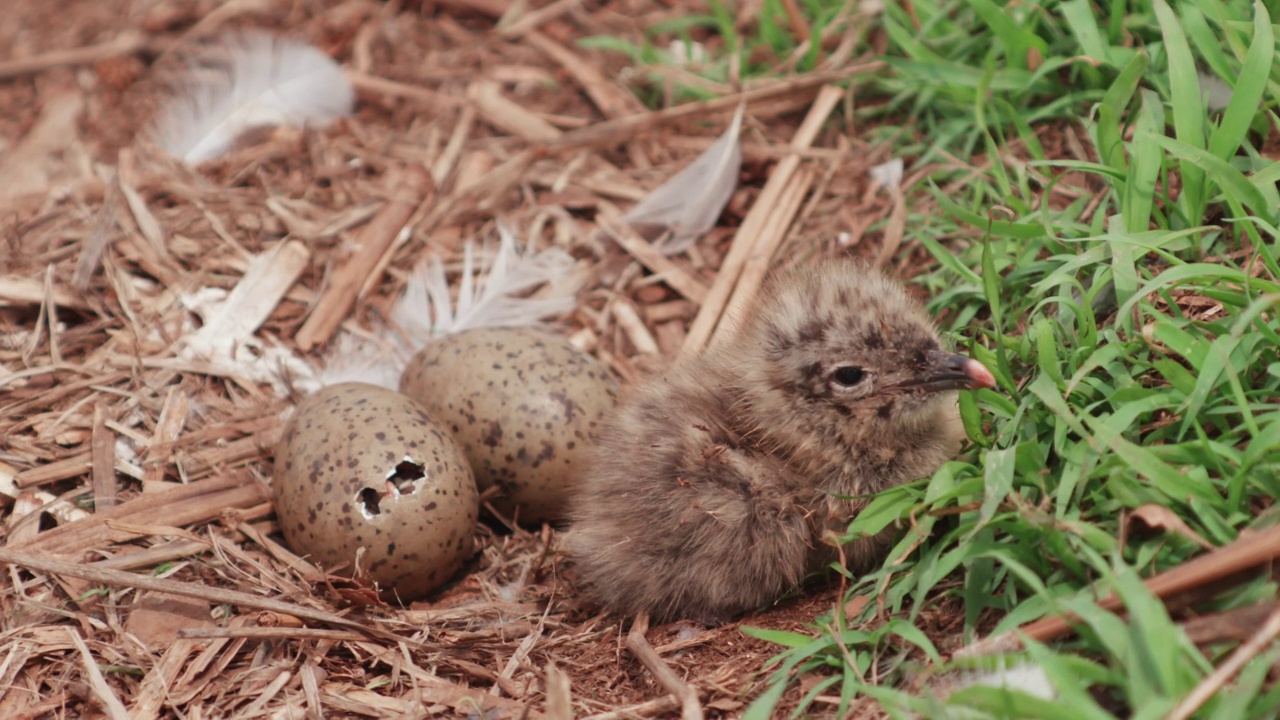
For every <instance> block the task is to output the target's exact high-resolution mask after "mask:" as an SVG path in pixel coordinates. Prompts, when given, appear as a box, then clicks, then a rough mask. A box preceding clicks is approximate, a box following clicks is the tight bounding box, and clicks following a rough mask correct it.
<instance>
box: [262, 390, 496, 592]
mask: <svg viewBox="0 0 1280 720" xmlns="http://www.w3.org/2000/svg"><path fill="white" fill-rule="evenodd" d="M419 472H420V473H421V474H422V475H421V477H420V478H416V479H415V477H416V476H417V475H418V473H419ZM392 485H398V486H400V488H401V490H399V491H397V492H392V491H391V486H392ZM272 492H273V495H274V499H275V506H276V515H277V516H278V517H279V519H280V529H281V531H282V532H283V533H284V537H285V540H286V541H287V542H288V544H289V546H290V547H292V548H293V550H294V551H295V552H297V553H299V554H301V555H307V556H310V557H311V558H312V559H313V560H315V561H316V562H318V563H319V564H320V565H322V566H324V567H326V568H331V567H334V566H337V565H339V564H341V563H346V568H345V569H344V570H343V572H346V573H350V572H351V571H352V569H353V568H354V566H355V560H356V550H357V549H358V548H361V547H363V548H365V552H364V556H363V557H362V558H361V565H362V566H363V567H364V568H366V569H367V570H368V572H369V575H370V576H371V577H372V578H373V580H375V581H377V583H378V585H379V587H380V588H382V590H383V592H384V595H385V596H387V597H389V598H399V599H400V600H403V601H410V600H416V599H419V598H421V597H423V596H425V595H426V594H427V593H429V592H431V591H432V590H433V589H435V588H437V587H439V586H440V585H441V584H443V583H444V582H446V581H447V580H449V578H450V577H452V576H453V574H454V572H456V571H457V570H458V568H459V567H460V566H461V565H462V563H463V562H464V561H465V560H466V559H467V558H468V557H470V555H471V554H472V552H473V542H474V541H473V538H474V533H475V525H476V516H477V514H478V513H479V509H480V508H479V494H478V493H477V492H476V484H475V479H474V478H473V476H472V474H471V468H470V466H469V465H468V464H467V460H466V458H465V457H463V455H462V451H461V449H460V448H459V447H458V444H457V442H455V441H454V439H453V437H452V436H451V435H450V434H449V431H448V429H447V428H445V427H444V425H442V424H441V423H439V422H437V421H435V420H433V419H432V418H431V417H430V416H429V415H428V414H427V412H426V410H425V409H423V408H422V406H421V405H419V404H418V403H416V402H414V401H413V400H411V399H409V398H407V397H405V396H404V395H402V394H400V393H398V392H395V391H394V390H388V389H386V388H383V387H378V386H376V385H366V384H364V383H341V384H338V385H331V386H329V387H326V388H324V389H322V390H320V391H319V392H317V393H316V394H314V395H312V396H311V397H309V398H307V399H306V400H305V401H303V402H302V404H300V405H299V406H298V408H297V410H296V411H295V412H294V415H293V418H292V419H290V421H289V423H288V425H287V426H286V427H285V431H284V436H283V437H282V438H281V440H280V445H279V447H278V449H277V450H276V460H275V474H274V478H273V481H272Z"/></svg>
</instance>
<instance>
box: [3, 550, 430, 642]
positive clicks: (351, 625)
mask: <svg viewBox="0 0 1280 720" xmlns="http://www.w3.org/2000/svg"><path fill="white" fill-rule="evenodd" d="M0 563H4V564H8V565H20V566H22V567H24V568H27V569H28V570H38V571H40V572H44V573H49V574H51V575H60V576H64V577H73V578H80V579H81V580H88V581H89V582H92V583H101V584H103V585H116V586H120V587H132V588H140V589H142V590H151V591H153V592H160V593H170V594H172V595H181V596H183V597H193V598H199V599H201V600H208V601H209V602H210V603H212V604H215V605H238V606H240V607H246V608H252V609H254V610H268V611H271V612H276V613H280V614H282V615H293V616H295V617H298V618H302V619H304V620H312V621H315V622H321V623H328V624H330V625H335V626H337V627H341V628H346V629H348V630H355V631H357V632H360V633H362V634H364V635H365V636H366V637H374V638H381V639H390V640H393V641H395V642H404V641H405V638H402V637H399V636H397V635H395V634H393V633H388V632H385V631H383V630H379V629H377V628H373V627H369V626H366V625H361V624H360V623H357V622H353V621H351V620H348V619H346V618H344V617H342V616H340V615H334V614H333V613H330V612H325V611H323V610H313V609H311V608H308V607H303V606H301V605H293V604H291V603H287V602H284V601H281V600H273V599H271V598H264V597H260V596H258V595H251V594H249V593H244V592H239V591H238V590H224V589H222V588H215V587H209V586H208V585H199V584H196V583H185V582H180V581H177V580H166V579H161V578H157V577H152V576H150V575H139V574H137V573H131V572H124V571H121V570H106V569H103V568H99V567H94V566H91V565H79V564H77V563H69V562H62V561H60V560H50V559H48V558H46V557H41V556H37V555H33V554H31V553H25V552H17V551H14V550H9V549H7V548H0Z"/></svg>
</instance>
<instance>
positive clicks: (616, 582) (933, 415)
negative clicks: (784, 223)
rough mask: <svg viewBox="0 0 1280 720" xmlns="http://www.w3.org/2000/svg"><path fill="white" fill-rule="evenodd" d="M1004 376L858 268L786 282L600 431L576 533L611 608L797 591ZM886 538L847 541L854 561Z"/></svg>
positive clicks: (948, 447)
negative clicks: (951, 344)
mask: <svg viewBox="0 0 1280 720" xmlns="http://www.w3.org/2000/svg"><path fill="white" fill-rule="evenodd" d="M992 384H994V380H993V379H992V378H991V375H990V373H989V372H987V370H986V369H985V368H983V367H982V366H981V365H980V364H978V363H977V362H975V361H973V360H969V359H967V358H964V357H961V356H958V355H951V354H949V353H946V352H944V351H943V350H942V349H941V346H940V342H939V340H938V337H937V334H936V333H935V331H934V330H933V327H932V325H931V323H930V322H929V320H928V318H927V317H926V316H925V315H924V314H923V312H922V311H921V310H920V308H919V307H918V306H917V305H916V304H915V303H914V302H912V301H911V300H910V299H909V298H908V297H907V295H906V294H905V292H904V291H903V289H902V288H901V286H900V285H898V284H897V283H895V282H893V281H891V280H889V279H887V278H885V277H884V276H883V275H881V274H879V273H877V272H874V271H871V270H868V269H865V268H862V267H861V266H858V265H855V264H853V263H852V262H832V263H826V264H822V265H819V266H817V267H815V268H813V269H810V270H805V271H801V272H798V273H795V274H793V275H790V276H787V277H784V278H783V279H781V280H779V281H777V282H775V283H773V284H772V285H771V286H770V288H768V290H767V291H766V293H765V295H764V296H763V297H762V299H761V302H760V303H759V304H758V306H757V307H756V308H755V310H754V311H753V312H752V313H751V314H750V315H749V316H748V317H746V318H744V321H743V323H742V326H741V328H740V330H739V332H738V333H737V336H736V338H735V339H733V340H732V341H730V342H728V343H726V344H724V345H722V346H719V347H715V348H712V349H711V350H709V351H708V352H706V353H704V354H703V355H702V356H701V357H699V358H697V359H695V360H693V361H691V362H689V363H686V364H685V365H683V366H680V367H677V368H675V369H673V370H671V371H670V372H668V373H667V374H666V375H665V376H663V377H657V378H654V379H652V380H651V381H649V382H648V383H647V384H645V385H643V386H642V387H640V388H638V389H636V391H635V393H634V395H633V396H632V398H631V399H630V400H629V401H627V402H624V404H623V405H622V407H621V408H620V409H619V411H618V412H617V414H616V415H615V417H614V418H613V420H612V422H611V423H610V426H609V427H608V429H607V430H606V432H605V435H604V438H603V439H602V442H601V443H600V446H599V449H598V452H597V454H596V458H595V461H594V463H593V465H592V467H591V469H590V471H589V473H588V475H587V477H586V478H585V482H584V483H583V487H582V490H581V492H580V493H579V495H578V496H577V498H576V500H575V503H574V507H573V512H572V518H573V524H572V526H571V528H570V531H569V533H568V535H567V545H568V549H569V551H570V553H571V554H572V555H573V556H574V558H575V560H576V562H577V565H578V568H579V573H580V576H581V577H582V579H583V580H584V581H585V582H586V584H587V585H588V586H589V588H590V590H591V592H592V593H593V594H594V595H595V596H596V597H597V599H599V600H600V601H601V602H602V603H604V604H605V605H606V606H607V607H609V608H610V609H612V610H615V611H618V612H623V613H628V614H629V613H634V612H638V611H642V610H643V611H648V612H649V613H650V614H651V615H653V616H654V617H655V618H660V619H673V618H677V617H684V618H689V619H694V620H700V621H704V622H710V623H715V622H722V621H724V620H726V619H728V618H729V617H731V616H732V615H734V614H736V613H739V612H741V611H744V610H749V609H751V608H754V607H757V606H760V605H763V604H765V603H767V602H769V601H771V600H773V599H775V598H777V597H778V596H779V595H780V594H781V593H783V592H784V591H786V590H787V589H789V588H791V587H794V586H795V585H797V584H798V583H799V582H800V580H801V579H802V578H803V577H804V575H805V574H806V573H807V572H808V571H810V570H811V569H813V568H814V567H815V566H816V565H817V564H819V563H820V562H821V561H823V560H825V559H828V558H829V557H830V554H829V553H828V552H827V551H825V550H824V549H823V548H824V546H823V545H822V543H821V536H822V533H823V531H824V530H825V529H826V528H828V527H830V528H833V529H836V530H843V527H844V526H845V525H847V523H848V521H849V520H850V519H851V518H852V517H853V516H854V515H855V514H856V513H857V511H858V510H859V509H860V508H861V507H862V506H863V505H864V504H865V501H863V500H857V499H855V500H842V499H839V498H837V497H834V496H836V495H843V496H849V495H865V494H868V493H872V492H875V491H878V490H881V489H884V488H886V487H891V486H894V485H898V484H901V483H904V482H909V481H911V480H914V479H916V478H919V477H923V476H925V475H928V474H930V473H932V472H933V471H934V470H936V469H937V468H938V467H939V466H941V465H942V463H944V462H946V461H947V459H949V458H950V457H951V456H952V455H954V454H955V452H956V451H957V450H958V449H959V446H960V442H961V439H962V436H963V432H962V429H961V427H960V424H959V417H958V414H957V411H956V405H955V396H954V393H952V392H949V391H950V390H954V389H957V388H961V387H989V386H991V385H992ZM883 545H884V538H883V537H881V538H868V539H866V540H861V541H857V542H855V543H853V544H851V545H850V546H847V547H846V550H845V551H846V555H847V558H848V560H849V563H850V565H851V566H853V567H855V568H857V567H861V566H865V565H866V564H867V562H869V561H871V560H873V559H874V558H876V557H878V556H879V554H881V553H882V552H883Z"/></svg>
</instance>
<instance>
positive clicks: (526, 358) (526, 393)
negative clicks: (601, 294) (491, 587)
mask: <svg viewBox="0 0 1280 720" xmlns="http://www.w3.org/2000/svg"><path fill="white" fill-rule="evenodd" d="M616 388H617V386H616V384H615V383H614V381H613V379H612V378H611V377H609V372H608V370H606V369H605V367H604V365H602V364H600V362H599V361H598V360H596V359H595V358H593V357H591V356H590V355H587V354H586V353H584V352H582V351H581V350H578V349H577V348H576V347H574V346H573V345H572V344H570V343H569V341H567V340H565V339H564V338H562V337H559V336H557V335H552V334H551V333H548V332H545V331H543V330H538V329H534V328H485V329H479V330H469V331H465V332H461V333H456V334H453V335H446V336H444V337H442V338H440V339H438V340H434V341H432V342H431V343H429V344H428V345H427V346H426V347H424V348H423V349H422V350H421V351H419V352H418V354H417V355H415V356H414V357H413V359H412V360H410V361H409V364H408V366H407V367H406V368H405V371H404V375H403V377H402V378H401V380H400V390H401V391H402V392H404V393H405V394H406V395H408V396H409V397H411V398H413V399H414V400H417V401H418V402H420V403H422V404H423V405H425V406H426V407H427V410H428V411H429V412H430V413H431V415H432V416H433V417H436V418H439V419H440V420H441V422H443V423H445V424H446V425H448V426H449V429H450V430H451V431H452V432H453V434H454V437H456V438H457V439H458V442H459V443H460V444H461V445H462V448H463V451H464V452H465V453H466V455H467V459H468V460H470V461H471V468H472V469H473V470H474V471H475V474H476V484H477V485H478V486H479V488H480V490H481V491H482V492H483V491H484V490H485V489H486V488H488V487H490V486H491V485H495V484H496V485H498V486H499V487H501V488H502V489H503V493H502V497H500V498H498V499H497V500H495V501H494V507H495V508H497V509H498V510H499V512H502V513H504V514H506V515H508V516H511V515H513V514H518V517H519V519H520V521H521V522H524V523H528V524H537V523H541V522H543V521H548V522H553V521H556V520H562V519H564V518H565V513H566V509H567V505H568V497H569V494H570V492H571V490H572V489H573V488H574V487H575V486H576V484H577V483H578V481H579V479H580V478H581V476H582V472H583V466H584V464H585V463H586V462H587V460H588V458H589V456H590V448H591V446H592V445H593V444H594V443H595V442H596V440H597V438H598V433H599V432H600V429H601V424H602V423H603V421H604V419H605V416H606V415H607V414H608V413H609V412H610V411H611V410H612V408H613V406H614V403H615V401H616V392H617V389H616ZM517 509H518V513H516V512H515V511H516V510H517Z"/></svg>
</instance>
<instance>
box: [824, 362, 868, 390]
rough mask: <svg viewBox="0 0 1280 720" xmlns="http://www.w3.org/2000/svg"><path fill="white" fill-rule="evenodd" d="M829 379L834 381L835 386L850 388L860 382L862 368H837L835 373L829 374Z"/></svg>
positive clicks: (847, 366) (848, 366)
mask: <svg viewBox="0 0 1280 720" xmlns="http://www.w3.org/2000/svg"><path fill="white" fill-rule="evenodd" d="M831 379H832V380H834V381H835V382H836V384H837V385H842V386H844V387H852V386H854V385H857V384H858V383H859V382H862V368H860V367H854V366H852V365H845V366H844V367H838V368H836V371H835V372H833V373H831Z"/></svg>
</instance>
